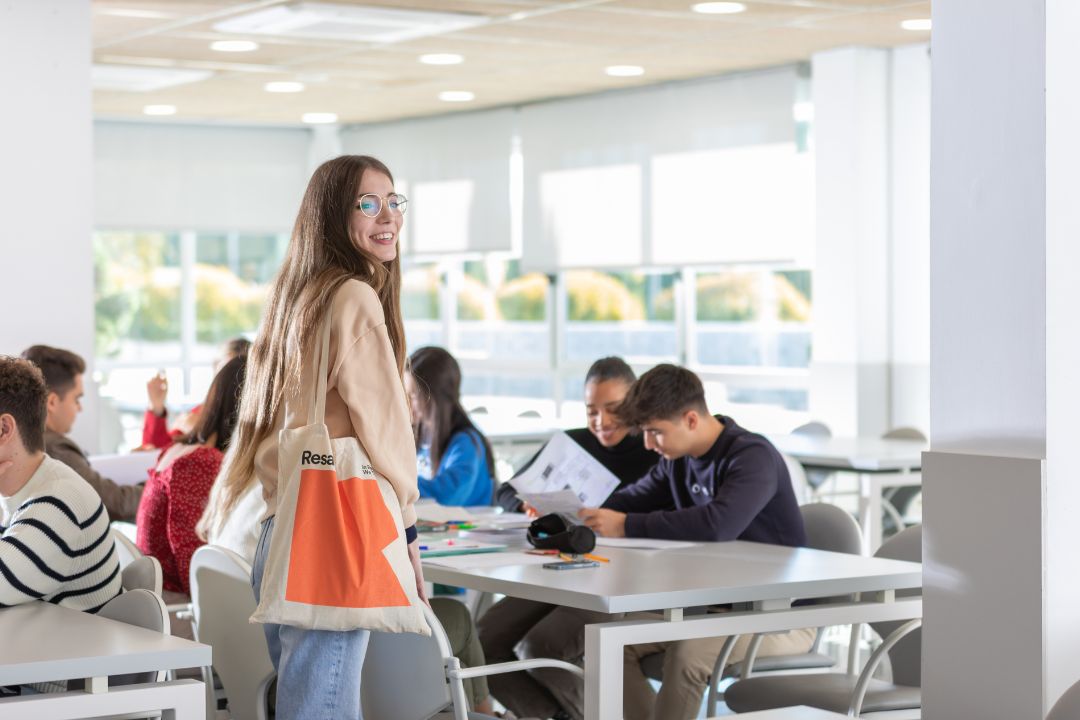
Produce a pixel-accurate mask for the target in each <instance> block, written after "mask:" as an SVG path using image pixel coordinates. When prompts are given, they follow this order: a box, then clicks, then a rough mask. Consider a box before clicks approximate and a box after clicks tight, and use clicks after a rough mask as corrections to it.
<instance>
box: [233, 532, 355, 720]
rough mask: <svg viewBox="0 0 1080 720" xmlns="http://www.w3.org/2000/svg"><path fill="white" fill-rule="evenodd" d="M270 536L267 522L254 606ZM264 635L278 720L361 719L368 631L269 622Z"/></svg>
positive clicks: (255, 572) (254, 579)
mask: <svg viewBox="0 0 1080 720" xmlns="http://www.w3.org/2000/svg"><path fill="white" fill-rule="evenodd" d="M273 532H274V518H270V519H269V520H267V521H266V522H265V523H263V529H262V535H261V536H260V537H259V545H258V547H257V548H256V549H255V562H254V563H253V564H252V567H251V584H252V587H254V588H255V600H256V602H257V601H258V600H259V594H260V590H261V586H262V576H263V568H265V566H266V555H267V553H268V552H269V551H270V536H271V535H272V534H273ZM263 631H264V632H265V633H266V644H267V646H268V647H269V649H270V660H271V661H272V662H273V663H274V669H275V670H276V671H277V718H278V720H302V719H304V718H312V719H314V718H318V720H357V718H360V719H361V720H362V718H363V712H362V711H361V709H360V671H361V669H362V668H363V667H364V655H365V654H366V653H367V646H368V639H369V638H370V637H371V633H370V632H369V631H368V630H351V631H348V632H337V631H333V630H305V629H303V628H298V627H293V626H291V625H273V624H270V623H267V624H264V625H263Z"/></svg>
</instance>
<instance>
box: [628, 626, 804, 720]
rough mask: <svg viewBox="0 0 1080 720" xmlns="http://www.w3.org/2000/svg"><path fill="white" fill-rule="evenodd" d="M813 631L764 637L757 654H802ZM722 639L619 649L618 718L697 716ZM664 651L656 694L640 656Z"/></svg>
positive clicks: (735, 655)
mask: <svg viewBox="0 0 1080 720" xmlns="http://www.w3.org/2000/svg"><path fill="white" fill-rule="evenodd" d="M814 633H815V631H814V630H813V629H810V628H808V629H805V630H792V631H790V632H786V633H775V634H770V635H766V636H765V639H764V640H763V641H762V643H761V649H760V650H759V651H758V655H759V656H764V655H790V654H796V653H804V652H806V651H808V650H809V649H810V646H811V645H813V643H814ZM725 640H727V638H724V637H714V638H699V639H696V640H679V641H677V642H662V643H646V644H644V645H629V646H627V647H626V649H625V651H624V653H623V663H624V671H623V716H624V717H625V718H626V720H690V719H692V718H696V717H697V716H698V710H700V708H701V699H702V696H703V694H704V692H705V688H706V687H707V686H708V683H709V676H710V675H712V669H713V664H714V663H715V662H716V657H717V655H719V654H720V649H721V648H722V647H723V646H724V641H725ZM750 640H751V636H750V635H744V636H742V637H740V638H739V640H738V642H736V643H735V649H734V651H733V652H732V654H731V658H730V659H729V661H728V662H729V663H733V662H739V661H740V660H742V659H743V658H744V657H745V656H746V650H747V647H748V646H749V645H750ZM654 653H664V680H663V682H662V684H661V685H660V692H659V693H656V692H654V691H653V689H652V686H651V685H650V684H649V680H648V678H646V677H645V673H643V672H642V671H641V659H642V658H644V657H646V656H648V655H652V654H654Z"/></svg>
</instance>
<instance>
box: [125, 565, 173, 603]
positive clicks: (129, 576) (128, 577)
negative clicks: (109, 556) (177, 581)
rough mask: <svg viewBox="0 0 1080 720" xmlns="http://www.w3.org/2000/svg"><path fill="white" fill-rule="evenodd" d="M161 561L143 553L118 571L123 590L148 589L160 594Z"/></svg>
mask: <svg viewBox="0 0 1080 720" xmlns="http://www.w3.org/2000/svg"><path fill="white" fill-rule="evenodd" d="M162 582H163V580H162V577H161V563H160V562H158V559H157V558H156V557H151V556H149V555H143V556H142V557H140V558H137V559H135V560H133V561H131V562H130V563H128V565H127V567H125V568H124V569H123V570H121V571H120V585H121V586H122V587H123V588H124V589H125V590H138V589H142V590H149V591H150V592H152V593H154V594H155V595H157V596H159V597H160V596H161V584H162Z"/></svg>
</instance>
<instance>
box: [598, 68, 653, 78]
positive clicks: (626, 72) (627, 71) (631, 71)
mask: <svg viewBox="0 0 1080 720" xmlns="http://www.w3.org/2000/svg"><path fill="white" fill-rule="evenodd" d="M604 72H606V73H607V74H608V75H610V76H611V77H638V76H639V75H644V74H645V68H643V67H641V66H640V65H609V66H608V67H606V68H604Z"/></svg>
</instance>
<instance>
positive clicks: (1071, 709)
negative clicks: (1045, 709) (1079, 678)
mask: <svg viewBox="0 0 1080 720" xmlns="http://www.w3.org/2000/svg"><path fill="white" fill-rule="evenodd" d="M1076 718H1080V682H1077V683H1075V684H1073V686H1072V687H1071V688H1069V689H1068V690H1066V691H1065V694H1064V695H1062V696H1061V697H1060V698H1058V701H1057V702H1056V703H1054V707H1053V708H1052V709H1051V710H1050V714H1049V715H1047V716H1046V720H1076Z"/></svg>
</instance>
